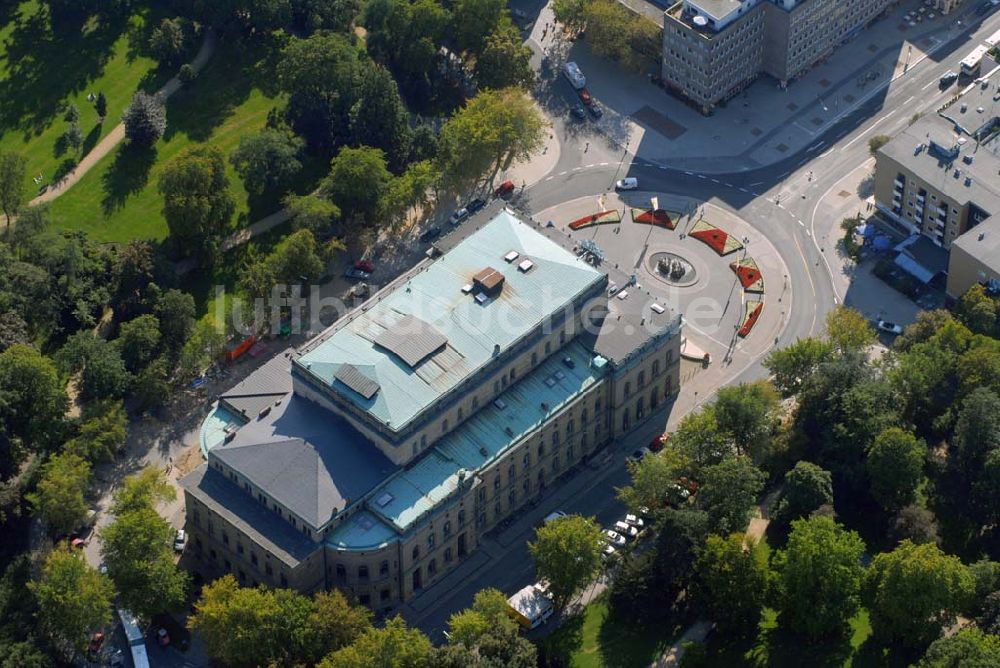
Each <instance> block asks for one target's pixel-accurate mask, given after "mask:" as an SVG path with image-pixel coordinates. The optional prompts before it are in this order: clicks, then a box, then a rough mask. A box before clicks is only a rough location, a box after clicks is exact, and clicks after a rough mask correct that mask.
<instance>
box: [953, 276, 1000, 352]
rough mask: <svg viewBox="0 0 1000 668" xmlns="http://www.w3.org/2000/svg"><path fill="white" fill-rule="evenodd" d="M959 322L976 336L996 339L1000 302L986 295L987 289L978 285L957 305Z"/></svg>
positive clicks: (967, 292)
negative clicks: (980, 335)
mask: <svg viewBox="0 0 1000 668" xmlns="http://www.w3.org/2000/svg"><path fill="white" fill-rule="evenodd" d="M955 315H956V317H957V318H958V319H959V321H960V322H961V323H962V324H964V325H965V326H966V327H968V328H969V329H970V330H972V331H973V332H974V333H976V334H984V335H986V336H992V337H994V338H995V337H996V336H997V333H998V330H997V322H998V318H1000V301H998V300H997V299H995V298H994V297H991V296H990V295H988V294H987V293H986V287H985V286H983V285H981V284H979V283H977V284H976V285H973V286H972V287H971V288H969V289H968V291H966V293H965V294H964V295H962V296H961V298H959V300H958V304H956V305H955Z"/></svg>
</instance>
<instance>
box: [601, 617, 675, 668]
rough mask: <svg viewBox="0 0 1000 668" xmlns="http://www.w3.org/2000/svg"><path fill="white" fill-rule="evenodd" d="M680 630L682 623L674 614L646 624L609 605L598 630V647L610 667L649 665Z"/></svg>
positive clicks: (623, 667)
mask: <svg viewBox="0 0 1000 668" xmlns="http://www.w3.org/2000/svg"><path fill="white" fill-rule="evenodd" d="M681 632H682V629H681V626H680V625H679V624H677V623H676V622H675V621H674V620H673V619H671V618H666V619H663V620H661V621H657V622H651V623H645V624H644V623H642V622H633V621H630V620H626V619H622V618H621V617H618V616H616V615H615V614H614V611H613V609H609V611H608V616H607V617H605V618H604V621H603V622H602V623H601V628H600V630H599V631H598V633H597V638H598V651H599V652H600V655H601V661H602V663H603V664H604V665H605V666H609V668H619V667H620V668H629V667H630V666H648V665H649V664H650V663H652V662H653V661H656V660H657V658H659V657H660V656H661V655H662V654H663V653H664V652H666V651H667V649H669V647H670V645H671V643H672V642H673V640H674V638H677V637H678V636H679V635H680V634H681Z"/></svg>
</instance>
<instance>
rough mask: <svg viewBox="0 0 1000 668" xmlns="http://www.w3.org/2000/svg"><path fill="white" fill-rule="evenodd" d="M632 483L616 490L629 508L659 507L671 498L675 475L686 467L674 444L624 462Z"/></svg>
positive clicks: (682, 471) (680, 473) (675, 479)
mask: <svg viewBox="0 0 1000 668" xmlns="http://www.w3.org/2000/svg"><path fill="white" fill-rule="evenodd" d="M626 466H627V468H628V472H629V475H630V476H631V478H632V484H630V485H628V486H626V487H620V488H618V489H617V490H616V492H617V494H618V498H619V499H621V501H622V503H624V504H625V505H626V506H627V507H628V508H629V509H631V510H633V511H634V510H638V509H639V508H641V507H643V506H645V507H646V508H654V509H655V508H663V507H665V506H666V505H667V504H668V503H669V501H670V500H671V493H672V492H674V491H675V489H676V488H675V487H674V486H675V485H676V483H677V478H679V477H680V476H682V475H683V474H684V472H685V471H686V470H687V469H686V467H687V460H686V459H685V458H684V456H683V455H681V454H680V453H679V452H678V451H677V450H676V449H675V448H672V447H671V448H668V449H666V450H662V451H660V452H657V453H654V454H652V455H649V456H647V457H643V458H642V459H641V460H639V461H638V462H632V461H630V462H628V463H627V464H626Z"/></svg>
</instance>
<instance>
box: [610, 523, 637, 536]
mask: <svg viewBox="0 0 1000 668" xmlns="http://www.w3.org/2000/svg"><path fill="white" fill-rule="evenodd" d="M615 533H618V534H621V535H622V536H624V537H625V540H631V539H633V538H636V537H637V536H638V535H639V530H638V529H636V528H635V527H634V526H632V525H631V524H626V523H625V522H622V521H621V520H618V521H617V522H615Z"/></svg>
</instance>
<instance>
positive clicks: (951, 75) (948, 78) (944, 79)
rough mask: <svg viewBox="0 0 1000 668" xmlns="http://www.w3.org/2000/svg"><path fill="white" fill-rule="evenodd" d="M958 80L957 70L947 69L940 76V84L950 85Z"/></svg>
mask: <svg viewBox="0 0 1000 668" xmlns="http://www.w3.org/2000/svg"><path fill="white" fill-rule="evenodd" d="M957 80H958V72H954V71H952V70H948V71H947V72H945V73H944V74H943V75H942V76H941V85H942V86H950V85H951V84H953V83H955V82H956V81H957Z"/></svg>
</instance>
